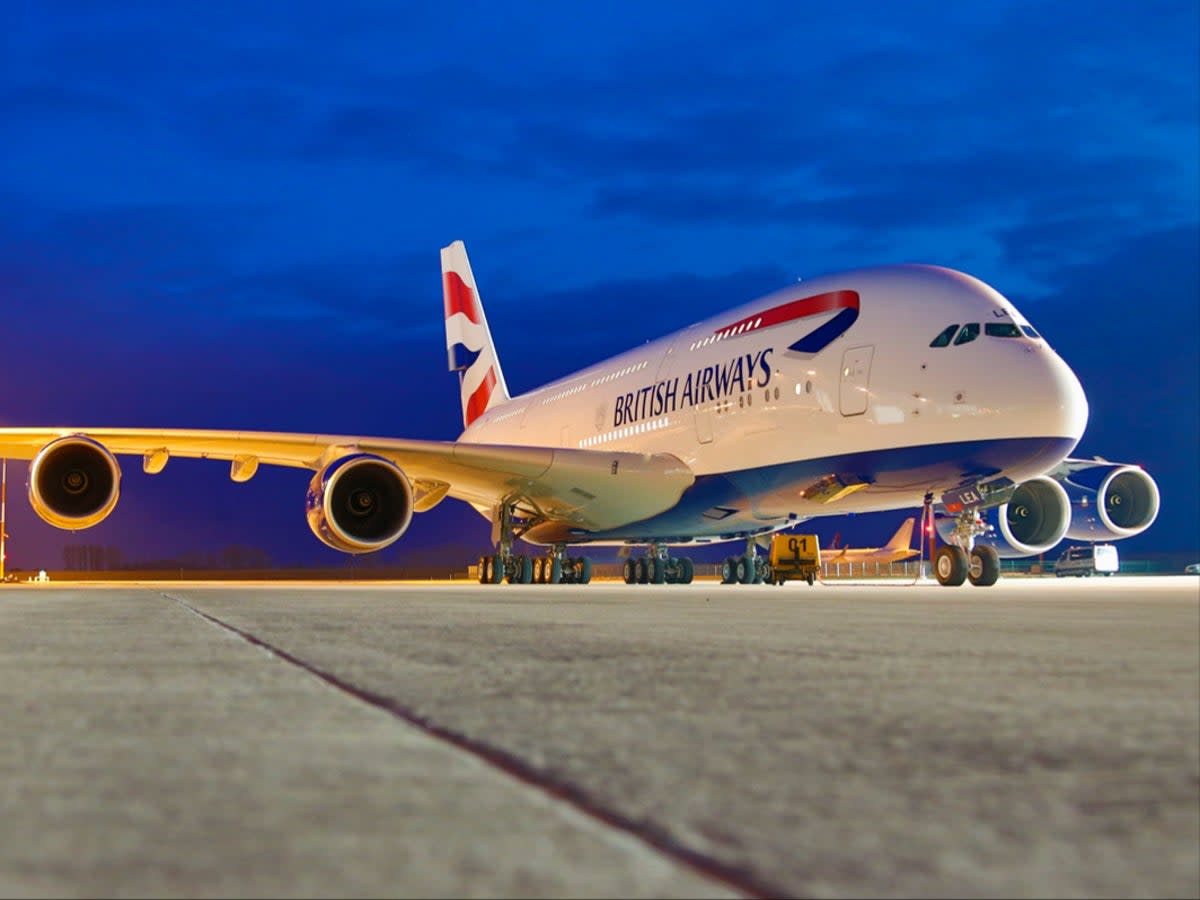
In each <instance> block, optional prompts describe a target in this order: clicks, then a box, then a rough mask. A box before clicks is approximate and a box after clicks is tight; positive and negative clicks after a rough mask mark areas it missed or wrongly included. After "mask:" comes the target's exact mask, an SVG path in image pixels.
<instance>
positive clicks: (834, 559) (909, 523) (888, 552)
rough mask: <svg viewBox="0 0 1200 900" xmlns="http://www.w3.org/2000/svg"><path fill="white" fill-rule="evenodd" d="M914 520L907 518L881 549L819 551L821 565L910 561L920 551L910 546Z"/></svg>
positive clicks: (850, 548) (852, 548)
mask: <svg viewBox="0 0 1200 900" xmlns="http://www.w3.org/2000/svg"><path fill="white" fill-rule="evenodd" d="M916 522H917V520H916V518H914V517H913V516H909V517H908V518H907V519H905V520H904V522H903V523H901V525H900V527H899V528H897V529H896V533H895V534H893V535H892V537H891V539H890V540H889V541H888V542H887V543H886V544H884V545H883V546H882V547H837V546H836V543H835V545H834V546H831V547H830V548H829V549H828V550H822V551H821V562H822V563H838V564H840V563H867V562H873V563H890V562H900V561H901V560H905V559H911V558H912V557H914V556H916V555H917V554H918V553H920V552H921V551H920V550H918V549H916V548H914V547H913V545H912V534H913V526H914V525H916Z"/></svg>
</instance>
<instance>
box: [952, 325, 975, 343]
mask: <svg viewBox="0 0 1200 900" xmlns="http://www.w3.org/2000/svg"><path fill="white" fill-rule="evenodd" d="M977 337H979V323H978V322H968V323H967V324H966V325H964V326H963V327H962V331H960V332H959V333H958V337H956V338H955V339H954V346H955V347H957V346H958V345H959V344H969V343H970V342H971V341H973V340H975V338H977Z"/></svg>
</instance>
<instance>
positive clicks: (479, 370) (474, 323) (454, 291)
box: [442, 241, 510, 427]
mask: <svg viewBox="0 0 1200 900" xmlns="http://www.w3.org/2000/svg"><path fill="white" fill-rule="evenodd" d="M442 298H443V299H444V301H445V307H446V352H447V354H448V355H449V361H450V371H451V372H457V373H458V381H459V388H460V390H461V392H462V408H463V426H464V427H470V425H471V423H472V422H474V421H475V420H476V419H478V418H479V417H480V416H481V415H483V414H484V413H485V412H487V411H488V410H489V409H491V408H492V407H493V406H499V405H500V404H501V403H505V402H507V401H508V400H509V399H510V398H509V394H508V385H506V384H505V383H504V373H503V372H502V371H501V370H500V360H499V359H498V358H497V357H496V346H495V344H493V343H492V332H491V330H490V329H489V328H488V323H487V316H485V315H484V314H483V304H482V303H481V302H480V300H479V289H478V288H477V287H476V286H475V276H474V274H472V272H471V263H470V261H469V260H468V259H467V248H466V247H465V246H463V242H462V241H455V242H454V243H453V244H451V245H450V246H449V247H443V248H442Z"/></svg>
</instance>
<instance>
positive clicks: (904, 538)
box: [887, 516, 917, 550]
mask: <svg viewBox="0 0 1200 900" xmlns="http://www.w3.org/2000/svg"><path fill="white" fill-rule="evenodd" d="M916 521H917V520H916V519H915V518H913V517H912V516H909V517H908V518H907V519H905V520H904V524H902V525H901V526H900V527H899V528H898V529H896V533H895V534H893V535H892V539H891V540H890V541H888V542H887V549H888V550H911V549H912V533H913V525H914V523H916Z"/></svg>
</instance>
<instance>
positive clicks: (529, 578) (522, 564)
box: [508, 556, 533, 584]
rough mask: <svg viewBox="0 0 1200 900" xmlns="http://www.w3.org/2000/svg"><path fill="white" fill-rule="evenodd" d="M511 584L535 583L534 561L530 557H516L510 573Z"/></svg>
mask: <svg viewBox="0 0 1200 900" xmlns="http://www.w3.org/2000/svg"><path fill="white" fill-rule="evenodd" d="M508 583H509V584H532V583H533V560H531V559H530V558H529V557H528V556H514V557H513V560H512V568H511V570H510V571H509V573H508Z"/></svg>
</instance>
